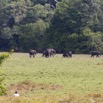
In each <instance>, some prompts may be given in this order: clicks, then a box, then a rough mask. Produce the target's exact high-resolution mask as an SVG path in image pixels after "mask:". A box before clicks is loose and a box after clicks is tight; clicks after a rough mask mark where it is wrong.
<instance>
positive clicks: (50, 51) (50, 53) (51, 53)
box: [42, 48, 56, 57]
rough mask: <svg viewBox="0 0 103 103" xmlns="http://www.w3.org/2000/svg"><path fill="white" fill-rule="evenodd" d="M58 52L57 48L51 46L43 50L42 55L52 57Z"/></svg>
mask: <svg viewBox="0 0 103 103" xmlns="http://www.w3.org/2000/svg"><path fill="white" fill-rule="evenodd" d="M55 54H56V50H55V49H52V48H49V49H46V50H45V51H43V55H42V56H45V57H51V56H53V57H54V55H55Z"/></svg>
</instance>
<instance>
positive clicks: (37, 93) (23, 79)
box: [0, 53, 103, 103]
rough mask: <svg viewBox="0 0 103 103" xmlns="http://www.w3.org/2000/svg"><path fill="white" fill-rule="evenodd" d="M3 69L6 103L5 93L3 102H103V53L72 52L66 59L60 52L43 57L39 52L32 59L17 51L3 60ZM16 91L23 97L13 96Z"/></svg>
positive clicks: (2, 98) (0, 99)
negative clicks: (82, 53) (77, 53)
mask: <svg viewBox="0 0 103 103" xmlns="http://www.w3.org/2000/svg"><path fill="white" fill-rule="evenodd" d="M2 72H3V76H4V77H5V80H4V85H5V86H6V87H7V96H6V97H8V98H6V100H7V101H8V102H5V101H6V100H5V96H4V97H1V98H0V101H2V103H24V101H27V102H25V103H71V102H70V101H74V102H73V103H94V102H93V101H97V102H96V103H102V102H103V100H102V97H103V96H102V95H103V57H102V56H101V57H100V58H96V57H94V58H91V57H90V55H73V58H63V57H62V55H61V54H57V55H56V56H55V57H51V58H43V57H42V55H41V54H37V55H36V57H35V58H29V55H28V54H27V53H14V54H12V55H11V56H10V58H9V59H7V60H6V61H5V62H4V63H3V65H2ZM16 90H18V92H19V93H20V98H18V99H17V98H14V99H13V97H12V95H13V93H14V92H15V91H16ZM11 98H12V100H11ZM21 98H22V99H21ZM38 98H39V99H40V98H41V99H40V100H38ZM78 98H79V99H78ZM97 98H99V99H97ZM4 100H5V101H4ZM13 101H14V102H13ZM18 101H19V102H18ZM34 101H35V102H34ZM37 101H38V102H37ZM101 101H102V102H101ZM0 103H1V102H0Z"/></svg>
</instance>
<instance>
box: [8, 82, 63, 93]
mask: <svg viewBox="0 0 103 103" xmlns="http://www.w3.org/2000/svg"><path fill="white" fill-rule="evenodd" d="M62 88H63V87H62V86H61V85H56V84H55V85H54V84H43V83H33V82H30V81H24V82H21V83H17V84H10V86H9V87H8V89H7V94H8V95H10V94H11V93H14V92H15V91H19V92H21V93H22V92H29V91H37V90H59V89H62Z"/></svg>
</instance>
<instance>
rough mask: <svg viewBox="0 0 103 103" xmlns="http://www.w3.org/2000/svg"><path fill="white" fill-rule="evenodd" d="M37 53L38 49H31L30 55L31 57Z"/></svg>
mask: <svg viewBox="0 0 103 103" xmlns="http://www.w3.org/2000/svg"><path fill="white" fill-rule="evenodd" d="M35 55H36V50H33V49H31V50H30V51H29V57H30V58H31V57H32V56H33V57H35Z"/></svg>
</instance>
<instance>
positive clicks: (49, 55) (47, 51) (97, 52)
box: [29, 48, 101, 58]
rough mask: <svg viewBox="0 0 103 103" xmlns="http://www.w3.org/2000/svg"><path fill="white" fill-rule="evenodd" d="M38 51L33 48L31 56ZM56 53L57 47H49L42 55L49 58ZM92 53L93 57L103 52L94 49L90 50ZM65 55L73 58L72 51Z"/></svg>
mask: <svg viewBox="0 0 103 103" xmlns="http://www.w3.org/2000/svg"><path fill="white" fill-rule="evenodd" d="M36 53H37V52H36V50H33V49H31V50H30V51H29V57H30V58H31V57H35V55H36ZM55 54H56V50H55V49H53V48H48V49H46V50H45V51H43V53H42V57H46V58H48V57H54V55H55ZM90 54H91V57H94V56H96V57H99V56H101V53H100V52H99V51H92V52H90ZM63 57H64V58H66V57H70V58H72V51H69V52H66V53H63Z"/></svg>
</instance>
